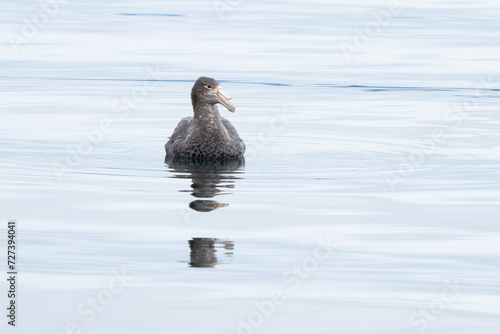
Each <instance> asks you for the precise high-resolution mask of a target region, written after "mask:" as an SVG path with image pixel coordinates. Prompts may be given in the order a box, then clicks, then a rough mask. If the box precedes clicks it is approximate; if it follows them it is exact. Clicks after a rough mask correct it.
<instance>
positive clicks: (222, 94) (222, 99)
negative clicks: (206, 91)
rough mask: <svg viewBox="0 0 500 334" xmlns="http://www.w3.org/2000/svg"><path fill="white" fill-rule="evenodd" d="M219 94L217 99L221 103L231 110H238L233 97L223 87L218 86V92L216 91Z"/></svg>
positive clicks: (216, 94)
mask: <svg viewBox="0 0 500 334" xmlns="http://www.w3.org/2000/svg"><path fill="white" fill-rule="evenodd" d="M215 96H217V100H218V101H219V103H220V104H222V105H223V106H224V107H226V108H227V110H229V111H230V112H234V111H235V110H236V106H235V105H234V103H233V101H232V100H231V98H230V97H229V96H228V95H227V94H226V93H225V92H224V91H223V90H222V87H221V86H219V87H217V92H216V93H215Z"/></svg>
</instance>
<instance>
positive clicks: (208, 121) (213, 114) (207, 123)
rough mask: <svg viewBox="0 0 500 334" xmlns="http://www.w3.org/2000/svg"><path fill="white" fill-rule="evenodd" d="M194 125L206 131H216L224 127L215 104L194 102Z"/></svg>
mask: <svg viewBox="0 0 500 334" xmlns="http://www.w3.org/2000/svg"><path fill="white" fill-rule="evenodd" d="M193 112H194V125H195V126H196V127H197V128H199V129H201V130H204V131H215V130H217V129H219V128H221V127H222V121H221V118H220V115H219V110H218V109H217V106H216V105H215V104H213V105H210V104H206V103H203V104H194V105H193Z"/></svg>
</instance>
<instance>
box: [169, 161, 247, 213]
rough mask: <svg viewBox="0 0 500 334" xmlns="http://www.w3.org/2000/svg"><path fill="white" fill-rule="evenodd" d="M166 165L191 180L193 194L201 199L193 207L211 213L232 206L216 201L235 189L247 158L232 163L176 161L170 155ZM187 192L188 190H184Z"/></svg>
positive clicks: (177, 176) (175, 173)
mask: <svg viewBox="0 0 500 334" xmlns="http://www.w3.org/2000/svg"><path fill="white" fill-rule="evenodd" d="M165 163H166V164H167V166H168V167H169V168H170V169H171V172H173V173H174V176H173V177H175V178H190V179H191V181H192V184H191V190H189V191H190V192H191V195H192V196H193V197H196V198H201V199H197V200H195V201H192V202H191V203H189V207H190V208H191V209H193V210H196V211H199V212H210V211H213V210H215V209H219V208H223V207H226V206H228V205H229V204H226V203H219V202H217V201H215V200H207V199H203V198H213V197H215V196H219V195H228V194H230V193H229V192H227V189H232V188H234V183H235V181H236V180H238V179H241V178H242V177H241V176H238V175H241V174H243V170H244V166H245V160H244V158H240V159H232V160H192V159H185V158H172V157H170V156H167V157H166V158H165ZM181 191H185V190H181Z"/></svg>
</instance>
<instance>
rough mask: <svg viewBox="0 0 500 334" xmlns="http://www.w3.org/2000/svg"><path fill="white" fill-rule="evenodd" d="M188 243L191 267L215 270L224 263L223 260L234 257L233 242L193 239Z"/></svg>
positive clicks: (214, 239)
mask: <svg viewBox="0 0 500 334" xmlns="http://www.w3.org/2000/svg"><path fill="white" fill-rule="evenodd" d="M188 242H189V248H190V249H191V254H190V262H189V266H190V267H196V268H213V267H215V265H216V264H220V263H223V262H224V260H223V259H222V258H228V257H232V256H233V251H234V242H233V241H229V240H225V239H217V238H192V239H191V240H188Z"/></svg>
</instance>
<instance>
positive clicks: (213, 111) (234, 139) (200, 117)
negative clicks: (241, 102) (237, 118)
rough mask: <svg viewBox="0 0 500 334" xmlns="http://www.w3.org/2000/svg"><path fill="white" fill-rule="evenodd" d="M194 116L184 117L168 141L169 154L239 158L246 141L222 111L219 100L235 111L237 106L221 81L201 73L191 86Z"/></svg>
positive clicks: (166, 149) (172, 155) (167, 151)
mask: <svg viewBox="0 0 500 334" xmlns="http://www.w3.org/2000/svg"><path fill="white" fill-rule="evenodd" d="M191 102H192V104H193V113H194V116H193V117H186V118H183V119H182V120H181V121H180V122H179V124H177V127H176V128H175V130H174V132H173V133H172V136H171V137H170V139H169V141H168V142H167V143H166V144H165V151H166V153H167V156H171V157H177V158H191V159H237V158H241V157H243V153H244V152H245V143H244V142H243V140H242V139H241V138H240V136H239V135H238V132H236V129H235V128H234V127H233V125H232V124H231V123H230V122H229V121H228V120H227V119H225V118H223V117H221V116H220V115H219V110H218V109H217V106H216V104H217V103H220V104H222V105H224V106H225V107H226V108H228V110H229V111H232V112H234V110H235V108H236V107H235V106H234V104H233V102H232V101H231V98H230V97H228V96H227V95H226V94H225V93H224V91H223V90H222V88H221V87H220V84H219V83H218V82H217V81H216V80H214V79H211V78H207V77H200V78H199V79H198V80H197V81H196V83H195V84H194V86H193V89H192V90H191Z"/></svg>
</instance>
